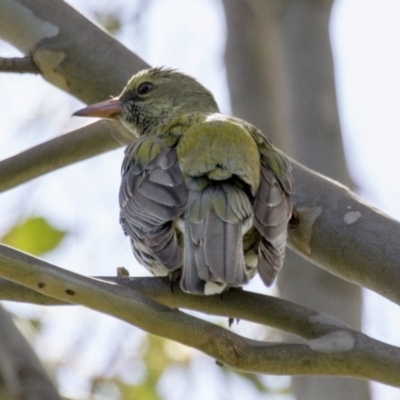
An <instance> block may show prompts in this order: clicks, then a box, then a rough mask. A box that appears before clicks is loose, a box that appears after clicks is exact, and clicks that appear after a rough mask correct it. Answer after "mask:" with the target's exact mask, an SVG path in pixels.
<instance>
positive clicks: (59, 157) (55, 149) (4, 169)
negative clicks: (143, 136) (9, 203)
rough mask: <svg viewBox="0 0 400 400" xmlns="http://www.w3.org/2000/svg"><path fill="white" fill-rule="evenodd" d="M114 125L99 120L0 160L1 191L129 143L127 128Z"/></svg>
mask: <svg viewBox="0 0 400 400" xmlns="http://www.w3.org/2000/svg"><path fill="white" fill-rule="evenodd" d="M115 125H116V124H115V123H113V122H108V121H98V122H95V123H94V124H90V125H86V126H84V127H82V128H80V129H77V130H76V131H73V132H70V133H66V134H65V135H62V136H59V137H56V138H54V139H51V140H49V141H47V142H45V143H42V144H39V145H37V146H34V147H32V148H31V149H28V150H26V151H23V152H22V153H19V154H17V155H15V156H12V157H10V158H7V159H5V160H3V161H0V192H2V191H5V190H9V189H12V188H13V187H15V186H18V185H20V184H22V183H25V182H27V181H29V180H31V179H34V178H37V177H39V176H41V175H44V174H46V173H48V172H51V171H55V170H57V169H59V168H62V167H65V166H67V165H70V164H73V163H76V162H79V161H82V160H85V159H87V158H90V157H94V156H97V155H99V154H102V153H104V152H106V151H109V150H114V149H117V148H118V147H121V146H122V144H126V143H129V136H128V135H129V133H128V131H127V130H126V129H124V128H123V127H122V126H117V127H115Z"/></svg>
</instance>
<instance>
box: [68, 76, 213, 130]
mask: <svg viewBox="0 0 400 400" xmlns="http://www.w3.org/2000/svg"><path fill="white" fill-rule="evenodd" d="M188 112H211V113H213V112H218V106H217V103H216V102H215V99H214V96H213V95H212V94H211V92H210V91H209V90H207V89H206V88H205V87H204V86H202V85H201V84H200V83H199V82H197V81H196V79H194V78H192V77H191V76H188V75H186V74H183V73H181V72H177V71H175V70H172V69H165V68H150V69H145V70H142V71H140V72H138V73H137V74H135V75H133V76H132V78H131V79H130V80H129V82H128V83H127V85H126V86H125V88H124V90H123V91H122V93H121V94H120V95H119V96H118V97H116V98H113V99H110V100H106V101H103V102H100V103H96V104H93V105H90V106H88V107H86V108H83V109H82V110H79V111H77V112H75V113H74V114H73V115H77V116H84V117H99V118H106V119H114V120H119V121H121V122H122V123H123V124H124V125H125V126H126V127H127V128H128V129H129V130H130V131H131V132H133V133H134V134H135V135H137V136H139V135H142V134H146V133H149V132H151V131H152V128H153V127H156V126H158V125H160V124H162V123H164V122H167V121H168V120H170V119H172V118H175V117H177V116H179V115H180V114H183V113H188Z"/></svg>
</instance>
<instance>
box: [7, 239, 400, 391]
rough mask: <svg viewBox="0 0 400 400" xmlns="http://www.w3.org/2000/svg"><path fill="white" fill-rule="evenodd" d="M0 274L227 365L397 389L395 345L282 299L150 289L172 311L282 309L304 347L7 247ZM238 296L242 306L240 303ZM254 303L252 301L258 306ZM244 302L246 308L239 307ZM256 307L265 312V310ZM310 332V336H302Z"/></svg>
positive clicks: (399, 369)
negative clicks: (244, 333) (254, 335)
mask: <svg viewBox="0 0 400 400" xmlns="http://www.w3.org/2000/svg"><path fill="white" fill-rule="evenodd" d="M0 275H1V276H3V277H4V278H6V279H9V280H12V281H14V282H17V283H19V284H21V285H24V286H26V287H28V288H30V289H32V290H34V291H37V292H39V293H41V294H44V295H46V296H49V297H53V298H56V299H58V300H61V301H63V302H67V303H73V304H80V305H84V306H86V307H89V308H91V309H94V310H97V311H100V312H103V313H106V314H109V315H112V316H114V317H116V318H119V319H122V320H124V321H126V322H128V323H131V324H133V325H135V326H137V327H139V328H141V329H144V330H146V331H147V332H150V333H153V334H155V335H158V336H162V337H165V338H168V339H171V340H175V341H177V342H179V343H182V344H185V345H187V346H191V347H193V348H196V349H198V350H200V351H202V352H204V353H206V354H208V355H209V356H211V357H213V358H215V359H216V360H218V361H219V362H221V363H222V364H226V365H227V366H230V367H232V368H236V369H240V370H244V371H251V372H260V373H268V374H278V375H280V374H291V375H299V374H301V375H304V374H309V375H321V374H323V375H340V376H352V377H358V378H364V379H372V380H377V381H380V382H383V383H387V384H390V385H394V386H399V387H400V350H399V349H398V348H396V347H394V346H390V345H387V344H384V343H382V342H379V341H376V340H374V339H372V338H369V337H368V336H366V335H363V334H362V333H360V332H356V331H354V330H352V329H351V328H348V327H347V326H345V325H344V324H342V323H340V322H339V321H337V320H335V319H333V318H330V317H327V316H323V315H321V314H319V313H317V312H315V311H312V310H307V309H305V308H303V307H300V306H297V305H295V304H292V303H289V302H285V301H284V300H280V299H273V298H268V297H264V296H261V297H262V298H263V299H266V300H267V301H266V304H264V301H261V302H259V300H260V296H259V295H255V294H250V293H246V292H241V291H240V290H234V291H231V292H227V293H226V294H224V298H223V299H222V300H221V299H220V297H219V296H214V298H212V297H203V296H193V295H192V296H189V295H186V294H183V293H181V292H179V291H177V292H176V293H169V295H168V296H167V295H166V293H167V291H168V288H167V285H165V284H164V289H162V288H161V286H155V287H153V288H152V289H151V292H152V293H153V294H154V295H155V296H158V299H161V298H164V299H165V298H167V297H169V299H170V300H169V301H170V303H168V301H166V302H165V303H166V304H169V305H170V306H173V307H176V305H178V304H181V305H182V306H183V307H187V305H186V304H182V303H183V302H186V301H187V302H189V303H191V304H192V307H193V308H194V309H202V310H206V312H210V310H211V309H212V308H214V309H213V310H212V313H213V314H214V313H216V314H218V313H221V314H224V315H225V314H226V310H227V309H229V308H231V307H232V308H233V309H234V310H235V311H233V312H234V313H235V314H236V313H237V314H236V315H237V317H240V316H241V315H242V316H244V315H246V314H249V313H250V314H253V315H254V318H257V317H256V316H255V315H256V314H255V312H254V311H250V308H249V307H250V304H252V308H253V310H255V311H256V313H257V314H260V313H261V311H265V313H266V314H267V315H270V316H271V314H274V313H275V312H277V313H279V312H281V311H282V312H283V315H284V318H283V319H282V320H281V322H278V324H280V326H289V325H290V323H291V321H294V323H293V326H297V327H296V328H295V329H294V330H295V331H296V332H297V333H300V334H301V335H302V336H306V337H307V338H310V339H311V340H309V341H308V342H306V343H304V344H292V343H264V342H258V341H254V340H250V339H245V338H243V337H241V336H239V335H236V334H234V333H232V332H230V331H227V330H225V329H223V328H221V327H218V326H216V325H213V324H210V323H208V322H206V321H203V320H201V319H198V318H195V317H192V316H190V315H187V314H185V313H183V312H181V311H178V310H177V309H174V308H170V307H167V306H165V305H162V304H160V303H158V302H155V301H154V300H153V299H151V298H149V297H147V296H145V295H144V294H142V293H140V292H139V290H138V289H139V287H141V288H142V289H143V290H147V293H150V292H149V291H148V289H147V285H143V284H142V285H141V286H140V285H139V286H136V290H132V289H130V288H127V287H124V286H121V285H114V284H109V283H106V282H104V281H101V280H98V279H91V278H87V277H84V276H81V275H78V274H74V273H72V272H69V271H66V270H63V269H61V268H58V267H55V266H53V265H51V264H49V263H46V262H44V261H42V260H39V259H36V258H34V257H31V256H29V255H27V254H25V253H21V252H18V251H16V250H13V249H11V248H9V247H6V246H0ZM116 279H120V282H124V283H129V285H131V282H133V284H134V285H136V283H135V282H138V280H135V279H134V280H130V279H129V278H116ZM157 281H158V283H157ZM142 282H143V281H142ZM148 282H149V281H147V283H148ZM151 282H154V283H155V284H156V285H158V284H159V282H160V280H157V279H153V280H152V281H151ZM159 289H162V290H161V291H162V295H159V294H157V293H158V292H159ZM25 293H26V292H25ZM252 296H255V297H253V298H252ZM236 297H237V299H235V298H236ZM249 298H250V300H249ZM176 299H178V300H176ZM243 299H246V301H245V302H243ZM253 301H257V303H256V305H255V304H254V303H253ZM181 302H182V303H181ZM244 304H247V306H243V305H244ZM227 306H228V307H227ZM192 307H190V308H192ZM260 307H265V308H264V310H262V309H260ZM218 310H219V311H218ZM243 310H247V311H243ZM271 310H272V311H271ZM231 311H232V310H229V312H231ZM236 315H235V316H236ZM231 316H232V315H231ZM274 319H275V321H279V320H280V319H281V318H280V317H279V315H276V316H274V317H273V318H272V320H274ZM285 321H286V322H285ZM308 328H310V332H308V333H307V330H308Z"/></svg>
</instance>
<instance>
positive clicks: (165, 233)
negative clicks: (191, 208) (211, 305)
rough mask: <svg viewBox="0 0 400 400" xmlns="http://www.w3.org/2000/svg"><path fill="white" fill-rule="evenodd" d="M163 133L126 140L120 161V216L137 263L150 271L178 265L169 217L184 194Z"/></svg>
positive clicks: (181, 205) (180, 205) (174, 215)
mask: <svg viewBox="0 0 400 400" xmlns="http://www.w3.org/2000/svg"><path fill="white" fill-rule="evenodd" d="M169 145H170V143H166V141H164V140H162V138H154V137H142V138H139V139H138V140H136V141H135V142H134V143H133V144H132V145H130V146H129V147H128V148H127V150H126V154H125V159H124V162H123V165H122V184H121V189H120V194H119V201H120V207H121V214H120V221H121V225H122V227H123V229H124V232H125V234H126V235H128V236H129V237H130V238H131V241H132V247H133V251H134V253H135V255H136V257H137V258H138V259H139V262H141V263H142V264H144V265H145V266H146V267H147V268H148V269H149V270H150V271H151V272H152V273H153V274H155V275H166V274H167V273H168V272H169V271H173V270H175V269H177V268H179V267H180V266H181V264H182V251H181V249H180V247H179V245H178V239H177V235H176V232H175V229H174V221H175V220H176V219H177V218H178V217H179V216H181V215H182V214H183V212H184V210H185V206H186V203H187V198H188V193H187V189H186V186H185V183H184V179H183V176H182V173H181V171H180V169H179V164H178V159H177V154H176V150H175V148H174V147H171V146H169Z"/></svg>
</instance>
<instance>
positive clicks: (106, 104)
mask: <svg viewBox="0 0 400 400" xmlns="http://www.w3.org/2000/svg"><path fill="white" fill-rule="evenodd" d="M123 104H124V103H123V102H122V101H121V100H120V99H119V98H118V97H115V98H114V99H110V100H105V101H101V102H100V103H95V104H92V105H90V106H87V107H85V108H82V109H81V110H78V111H76V112H74V113H73V114H72V115H75V116H77V117H97V118H106V119H118V117H119V115H121V112H122V105H123Z"/></svg>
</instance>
